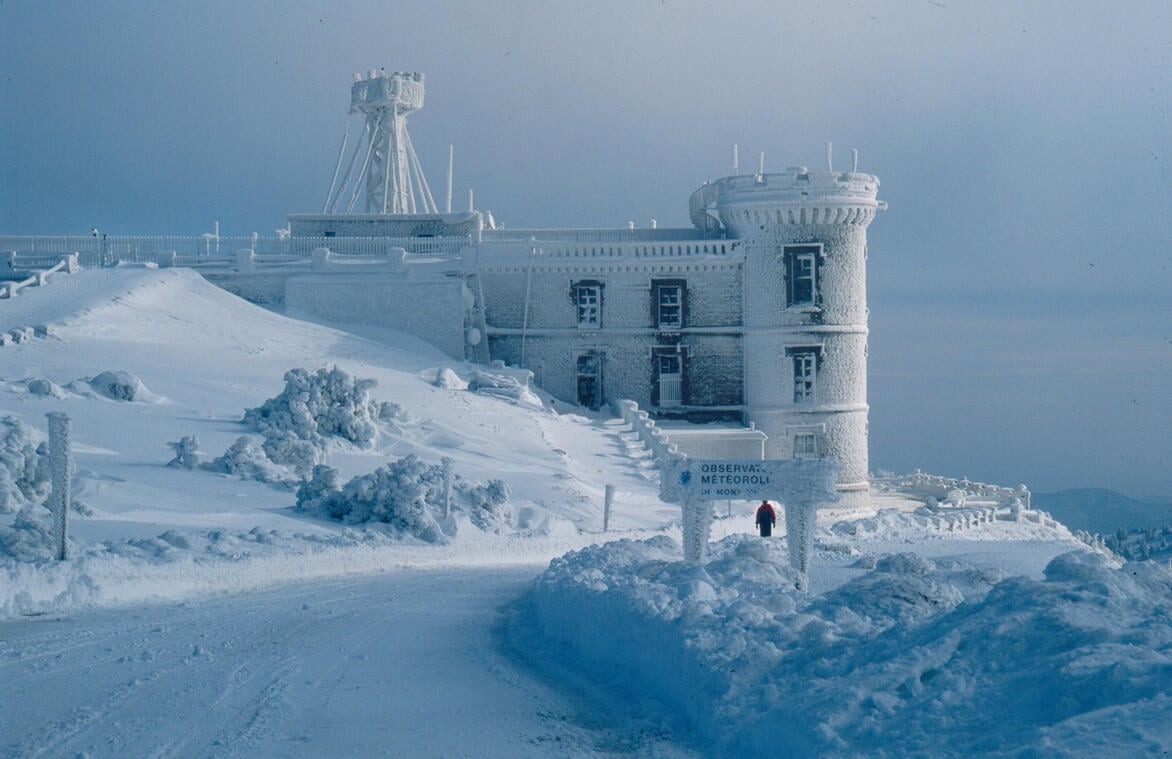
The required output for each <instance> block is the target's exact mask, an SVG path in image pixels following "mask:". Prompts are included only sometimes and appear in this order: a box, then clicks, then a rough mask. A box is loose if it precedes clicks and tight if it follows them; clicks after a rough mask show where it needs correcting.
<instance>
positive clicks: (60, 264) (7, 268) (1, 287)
mask: <svg viewBox="0 0 1172 759" xmlns="http://www.w3.org/2000/svg"><path fill="white" fill-rule="evenodd" d="M79 268H80V267H79V266H78V264H77V254H76V253H73V254H70V255H65V256H39V257H27V258H26V257H22V258H21V259H20V266H19V267H18V266H17V259H16V254H15V253H13V252H11V251H9V252H7V253H4V254H3V255H2V256H0V277H4V276H7V277H16V276H19V274H20V273H24V272H26V271H27V272H29V275H28V276H27V277H26V278H25V279H22V280H13V281H8V282H4V283H0V299H7V298H12V297H14V296H15V295H16V294H17V293H18V292H20V291H21V290H22V289H24V288H26V287H34V286H35V287H43V286H44V285H45V283H46V282H48V281H49V277H50V275H53V274H56V273H57V272H60V271H63V272H65V273H67V274H70V273H72V272H75V271H77V270H78V269H79Z"/></svg>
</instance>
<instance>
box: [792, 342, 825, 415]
mask: <svg viewBox="0 0 1172 759" xmlns="http://www.w3.org/2000/svg"><path fill="white" fill-rule="evenodd" d="M786 352H787V353H788V354H789V356H790V358H791V359H793V370H794V403H796V404H805V403H816V402H817V394H818V361H819V354H820V351H819V350H818V349H817V348H793V349H790V350H788V351H786Z"/></svg>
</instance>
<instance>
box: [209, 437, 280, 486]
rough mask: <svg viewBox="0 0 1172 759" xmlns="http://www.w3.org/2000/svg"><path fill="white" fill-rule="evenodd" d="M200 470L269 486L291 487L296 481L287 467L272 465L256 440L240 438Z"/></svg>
mask: <svg viewBox="0 0 1172 759" xmlns="http://www.w3.org/2000/svg"><path fill="white" fill-rule="evenodd" d="M200 468H201V469H204V470H206V471H209V472H219V473H221V474H232V475H236V476H237V477H243V478H244V479H248V480H257V481H259V482H266V483H269V484H271V485H284V486H286V487H290V488H291V487H292V486H293V485H294V484H295V483H296V482H297V480H298V478H297V476H296V475H294V473H293V472H292V471H290V470H289V468H288V467H285V466H283V465H281V464H277V463H274V462H273V461H272V460H271V459H270V458H269V457H268V455H266V452H265V450H264V448H263V447H262V446H261V444H260V443H259V442H258V441H257V440H256V438H251V437H248V436H247V435H245V436H243V437H240V438H238V439H237V440H236V442H235V443H233V444H232V445H231V446H230V447H229V448H228V450H226V451H224V455H223V456H219V457H217V458H215V459H213V460H211V461H209V462H208V463H206V464H201V465H200Z"/></svg>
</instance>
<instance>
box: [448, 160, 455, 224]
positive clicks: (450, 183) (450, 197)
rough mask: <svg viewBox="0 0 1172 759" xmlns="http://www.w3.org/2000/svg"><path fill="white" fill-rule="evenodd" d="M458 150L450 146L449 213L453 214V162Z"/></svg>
mask: <svg viewBox="0 0 1172 759" xmlns="http://www.w3.org/2000/svg"><path fill="white" fill-rule="evenodd" d="M455 151H456V148H455V147H454V146H453V145H448V206H447V213H451V212H452V160H453V158H455V155H456V152H455Z"/></svg>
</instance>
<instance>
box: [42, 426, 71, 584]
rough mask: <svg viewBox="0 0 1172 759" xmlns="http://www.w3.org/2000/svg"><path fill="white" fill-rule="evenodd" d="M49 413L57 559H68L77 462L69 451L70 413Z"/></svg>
mask: <svg viewBox="0 0 1172 759" xmlns="http://www.w3.org/2000/svg"><path fill="white" fill-rule="evenodd" d="M47 416H48V417H49V470H50V480H51V484H52V490H51V491H50V492H49V503H50V507H51V510H52V512H53V525H54V530H53V532H54V536H53V537H54V538H55V539H56V542H57V560H58V561H65V553H66V547H65V546H66V537H67V536H68V531H69V504H70V503H72V501H73V492H72V487H73V483H72V481H71V478H72V475H73V471H72V470H73V466H72V464H73V462H72V460H71V458H70V455H69V448H70V446H69V415H68V414H63V413H61V412H59V411H54V412H51V413H49V414H48V415H47Z"/></svg>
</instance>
